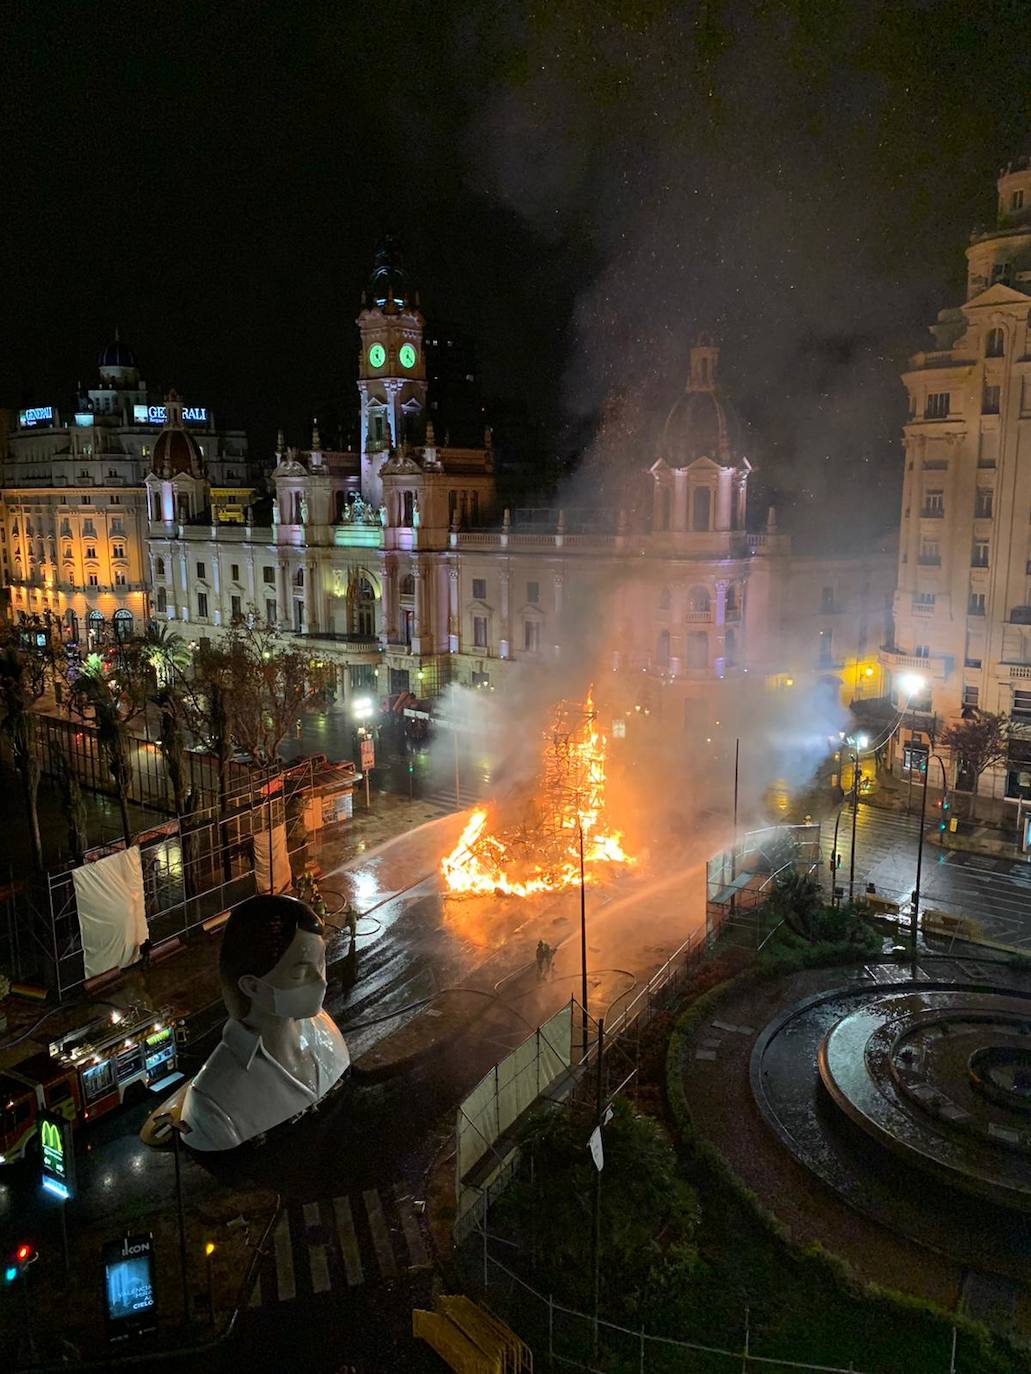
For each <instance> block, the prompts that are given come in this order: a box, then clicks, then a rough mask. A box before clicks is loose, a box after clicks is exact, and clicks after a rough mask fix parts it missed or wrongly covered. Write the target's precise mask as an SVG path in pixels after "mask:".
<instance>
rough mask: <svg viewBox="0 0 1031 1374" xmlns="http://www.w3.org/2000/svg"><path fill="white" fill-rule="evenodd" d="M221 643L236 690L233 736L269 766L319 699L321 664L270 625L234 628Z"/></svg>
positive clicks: (323, 679)
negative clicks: (287, 738)
mask: <svg viewBox="0 0 1031 1374" xmlns="http://www.w3.org/2000/svg"><path fill="white" fill-rule="evenodd" d="M223 643H224V645H225V649H226V653H227V655H228V657H229V660H230V664H231V672H232V676H233V683H234V692H235V704H236V714H235V731H234V733H235V738H236V742H237V744H238V745H239V747H240V749H242V750H243V751H244V753H246V754H248V755H249V756H250V758H251V759H253V760H254V762H255V763H258V764H261V765H262V766H263V767H267V766H268V765H269V764H271V763H272V762H273V761H274V760H275V759H277V758H278V757H279V749H280V746H281V745H282V743H283V740H284V739H286V737H287V735H288V734H289V733H290V730H291V729H292V728H293V726H294V725H295V724H296V723H297V720H298V719H299V717H300V716H301V715H302V714H303V713H304V712H305V711H307V710H309V709H310V708H311V707H312V706H313V705H314V704H315V702H316V701H317V700H318V697H319V693H320V692H321V690H322V688H323V687H324V686H325V683H326V674H327V669H326V668H325V665H323V664H321V663H319V661H318V660H317V659H313V658H312V656H311V655H310V654H307V653H304V652H303V651H301V650H298V649H295V648H293V647H292V646H291V645H289V644H288V643H287V642H286V641H285V640H284V639H283V636H282V635H281V634H280V632H279V630H277V629H276V628H274V627H271V626H268V627H266V626H263V625H247V624H236V625H234V626H233V627H232V629H231V630H230V631H229V633H228V634H227V635H226V636H225V638H224V640H223Z"/></svg>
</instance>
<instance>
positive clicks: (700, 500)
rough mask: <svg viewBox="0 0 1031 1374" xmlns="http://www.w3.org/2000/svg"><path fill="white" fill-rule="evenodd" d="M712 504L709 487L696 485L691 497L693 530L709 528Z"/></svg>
mask: <svg viewBox="0 0 1031 1374" xmlns="http://www.w3.org/2000/svg"><path fill="white" fill-rule="evenodd" d="M711 506H712V495H711V493H710V491H709V488H708V487H695V489H694V496H693V497H692V499H691V528H692V529H693V530H707V529H708V528H709V513H710V509H711Z"/></svg>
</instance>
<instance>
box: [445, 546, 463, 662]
mask: <svg viewBox="0 0 1031 1374" xmlns="http://www.w3.org/2000/svg"><path fill="white" fill-rule="evenodd" d="M447 585H448V603H447V642H448V649H449V650H450V652H451V653H453V654H460V653H461V652H462V614H461V610H460V608H459V605H458V566H457V565H456V564H452V565H451V566H450V567H449V568H448V570H447Z"/></svg>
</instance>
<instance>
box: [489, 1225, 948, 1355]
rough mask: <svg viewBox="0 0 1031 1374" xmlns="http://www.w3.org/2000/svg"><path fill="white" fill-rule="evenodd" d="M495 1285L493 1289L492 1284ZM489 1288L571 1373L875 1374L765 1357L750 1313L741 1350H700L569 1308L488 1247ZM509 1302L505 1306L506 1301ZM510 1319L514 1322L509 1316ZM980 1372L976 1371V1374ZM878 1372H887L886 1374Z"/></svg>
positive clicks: (529, 1335) (690, 1343)
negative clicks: (516, 1310) (791, 1373)
mask: <svg viewBox="0 0 1031 1374" xmlns="http://www.w3.org/2000/svg"><path fill="white" fill-rule="evenodd" d="M492 1278H493V1280H494V1287H493V1289H491V1280H492ZM483 1286H484V1289H485V1290H488V1291H489V1292H491V1295H492V1299H493V1301H494V1302H495V1303H496V1304H498V1303H499V1298H500V1306H501V1307H502V1309H503V1310H504V1309H505V1307H506V1306H512V1305H514V1298H515V1296H516V1295H517V1294H518V1296H519V1298H520V1299H521V1306H520V1310H519V1316H520V1317H521V1318H522V1324H523V1325H524V1328H525V1329H524V1331H523V1333H522V1334H523V1339H524V1340H529V1341H531V1342H533V1343H534V1344H535V1345H536V1346H537V1347H538V1349H540V1350H544V1349H546V1350H547V1355H548V1360H549V1361H550V1362H552V1363H558V1364H564V1365H567V1366H568V1367H569V1368H571V1369H583V1370H587V1371H589V1374H607V1371H608V1370H611V1369H619V1370H627V1369H637V1370H639V1371H641V1374H646V1371H648V1370H656V1371H658V1370H662V1371H663V1374H665V1371H669V1370H673V1369H676V1370H678V1371H682V1370H693V1369H697V1370H699V1371H700V1370H703V1369H704V1370H706V1371H709V1372H711V1374H718V1372H719V1371H721V1370H725V1371H726V1374H742V1371H748V1370H754V1371H755V1372H756V1374H759V1371H763V1374H788V1371H796V1374H797V1371H801V1372H802V1374H873V1371H869V1370H868V1371H863V1370H860V1369H857V1367H856V1366H855V1364H853V1363H851V1362H850V1363H849V1364H848V1365H847V1366H846V1365H842V1364H834V1365H829V1364H812V1363H809V1362H807V1361H806V1360H804V1359H797V1358H794V1356H793V1355H792V1356H778V1355H763V1354H761V1353H760V1351H759V1347H758V1343H757V1342H756V1340H755V1339H754V1335H753V1331H752V1323H751V1313H750V1311H749V1309H748V1308H747V1307H746V1308H744V1310H743V1312H742V1324H741V1344H740V1345H738V1346H737V1347H736V1348H733V1349H731V1348H728V1347H725V1346H713V1345H702V1344H700V1343H699V1342H697V1341H685V1340H677V1339H675V1338H673V1337H671V1336H660V1335H657V1334H653V1333H651V1332H648V1331H645V1330H644V1328H643V1327H640V1328H638V1329H637V1330H634V1329H633V1328H632V1327H628V1326H622V1325H620V1324H619V1323H618V1322H610V1321H606V1320H605V1319H604V1318H601V1317H599V1318H597V1320H596V1319H595V1318H594V1317H592V1316H589V1315H588V1314H587V1313H586V1312H578V1311H577V1310H576V1309H575V1308H572V1307H566V1306H564V1305H563V1304H562V1303H558V1302H556V1301H555V1299H554V1298H553V1297H551V1296H550V1295H546V1294H544V1293H540V1292H538V1290H537V1289H536V1288H534V1287H532V1285H530V1284H529V1283H527V1282H526V1280H525V1279H523V1278H520V1276H519V1275H518V1274H516V1273H515V1272H514V1271H513V1270H512V1269H509V1268H508V1266H507V1265H505V1264H503V1263H502V1262H501V1260H499V1259H497V1258H496V1257H495V1256H494V1255H492V1254H491V1253H490V1247H489V1243H486V1242H485V1244H484V1247H483ZM506 1296H507V1297H508V1299H509V1302H508V1303H507V1304H506V1303H505V1300H504V1299H505V1297H506ZM504 1315H505V1316H506V1317H507V1318H508V1319H509V1320H510V1321H512V1320H514V1319H513V1317H512V1315H511V1313H510V1312H507V1311H505V1312H504ZM957 1335H958V1332H957V1329H956V1327H953V1328H952V1329H951V1333H950V1336H948V1337H946V1339H945V1340H944V1341H943V1342H942V1345H943V1349H942V1358H941V1371H942V1374H958V1366H957V1364H956V1347H957ZM973 1369H974V1366H971V1374H973ZM877 1374H886V1371H885V1370H884V1369H883V1368H882V1369H880V1370H878V1371H877ZM897 1374H907V1371H905V1370H899V1371H897Z"/></svg>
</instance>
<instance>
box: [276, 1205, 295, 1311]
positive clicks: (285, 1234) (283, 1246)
mask: <svg viewBox="0 0 1031 1374" xmlns="http://www.w3.org/2000/svg"><path fill="white" fill-rule="evenodd" d="M275 1252H276V1283H277V1285H278V1288H279V1301H280V1302H286V1301H289V1299H290V1298H295V1297H296V1296H297V1284H296V1282H295V1280H294V1252H293V1248H292V1247H291V1244H290V1222H289V1219H288V1217H287V1214H286V1212H285V1211H284V1212H283V1214H282V1215H281V1216H280V1218H279V1220H278V1222H277V1223H276V1234H275Z"/></svg>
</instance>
